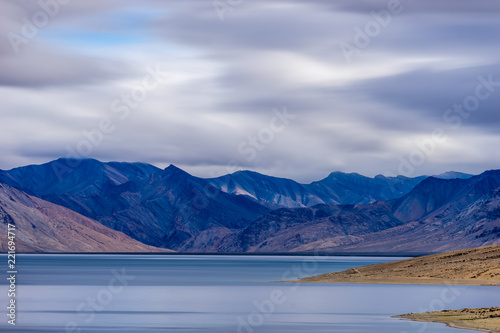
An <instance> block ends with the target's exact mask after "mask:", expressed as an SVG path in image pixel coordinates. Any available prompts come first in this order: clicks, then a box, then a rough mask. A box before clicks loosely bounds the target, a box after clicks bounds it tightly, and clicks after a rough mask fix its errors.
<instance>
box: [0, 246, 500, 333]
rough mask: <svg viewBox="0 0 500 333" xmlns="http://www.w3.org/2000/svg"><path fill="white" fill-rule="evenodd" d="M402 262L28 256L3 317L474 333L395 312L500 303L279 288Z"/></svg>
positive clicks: (437, 290)
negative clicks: (11, 312) (10, 312)
mask: <svg viewBox="0 0 500 333" xmlns="http://www.w3.org/2000/svg"><path fill="white" fill-rule="evenodd" d="M2 258H3V259H2V260H4V262H5V263H6V262H7V258H6V256H3V257H2ZM398 259H401V258H391V257H348V256H346V257H341V256H319V257H313V256H310V257H309V256H247V255H245V256H223V255H206V256H204V255H203V256H202V255H45V254H44V255H22V254H21V255H18V257H17V269H18V276H17V292H18V294H17V296H18V297H17V304H18V312H17V325H16V326H15V327H12V326H11V325H8V324H7V319H6V316H5V315H2V317H3V318H4V319H3V320H2V321H1V322H0V331H1V332H17V333H23V332H33V333H34V332H37V333H38V332H54V333H55V332H92V333H97V332H106V333H109V332H130V333H132V332H134V333H135V332H137V333H139V332H140V333H150V332H157V333H159V332H186V333H188V332H189V333H194V332H217V333H219V332H220V333H226V332H237V333H241V332H243V333H253V332H262V333H265V332H269V333H278V332H279V333H285V332H286V333H293V332H296V333H299V332H307V333H316V332H335V333H366V332H380V333H392V332H398V333H405V332H406V333H410V332H415V333H423V332H425V333H437V332H440V333H441V332H444V333H446V332H473V331H467V330H460V331H458V330H457V329H452V328H448V327H446V326H445V325H443V324H434V323H415V322H410V321H407V320H401V319H395V318H391V315H396V314H403V313H409V312H421V311H426V310H429V309H432V310H434V309H438V310H439V309H442V308H449V309H458V308H463V307H483V306H498V305H499V304H498V300H499V299H500V297H499V296H500V288H497V287H482V286H405V285H354V284H303V283H294V282H292V283H278V282H273V281H281V280H284V279H285V280H295V279H297V278H299V277H305V276H311V275H316V274H321V273H326V272H333V271H340V270H345V269H348V268H352V267H359V266H364V265H369V264H375V263H382V262H387V261H391V260H398ZM4 271H6V269H5V270H4ZM0 283H1V286H0V287H1V288H2V289H3V291H2V292H1V295H2V296H1V297H2V306H5V305H7V302H8V299H7V292H6V289H8V288H7V281H5V279H2V281H1V282H0ZM3 308H4V309H5V307H3ZM4 311H6V310H4ZM4 313H5V312H4Z"/></svg>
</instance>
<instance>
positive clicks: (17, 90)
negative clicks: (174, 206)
mask: <svg viewBox="0 0 500 333" xmlns="http://www.w3.org/2000/svg"><path fill="white" fill-rule="evenodd" d="M42 4H45V5H44V6H42ZM56 4H57V6H56ZM214 4H215V5H216V6H214ZM43 7H44V8H43ZM499 15H500V2H499V1H498V0H474V1H471V0H447V1H443V0H433V1H426V0H413V1H412V0H401V2H399V4H398V3H397V2H396V0H391V1H378V0H358V1H347V0H345V1H327V0H307V1H305V0H304V1H295V0H265V1H264V0H222V1H216V2H213V1H211V0H182V1H164V0H163V1H160V0H158V1H154V0H151V1H147V0H146V1H127V0H119V1H118V0H117V1H114V0H99V1H94V0H85V1H79V0H73V1H68V0H64V1H63V0H59V3H58V2H56V0H41V1H40V2H39V1H22V0H15V1H14V0H11V1H9V0H0V32H1V39H0V98H1V102H2V103H1V108H0V140H1V145H0V156H1V157H0V168H1V169H10V168H13V167H17V166H21V165H27V164H34V163H37V164H38V163H44V162H48V161H50V160H54V159H57V158H59V157H66V156H70V157H91V158H97V159H99V160H102V161H112V160H113V161H141V162H147V163H151V164H154V165H157V166H159V167H166V166H167V165H169V164H175V165H177V166H179V167H180V168H183V169H184V170H186V171H188V172H190V173H192V174H194V175H197V176H201V177H211V176H217V175H222V174H226V173H228V172H233V171H235V170H236V169H237V168H240V169H251V170H255V171H259V172H262V173H265V174H269V175H274V176H280V177H288V178H293V179H296V180H298V181H303V182H308V181H312V180H318V179H321V178H323V177H325V176H327V175H328V174H329V173H330V172H332V171H344V172H358V173H361V174H365V175H368V176H374V175H377V174H385V175H394V174H405V175H408V176H417V175H421V174H437V173H441V172H444V171H448V170H457V171H463V172H469V173H480V172H482V171H484V170H487V169H499V168H500V154H499V153H498V147H500V131H499V129H500V116H499V111H500V66H499V64H500V57H499V55H500V20H499V17H500V16H499ZM454 105H455V106H454Z"/></svg>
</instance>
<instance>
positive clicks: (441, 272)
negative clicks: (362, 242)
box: [301, 245, 500, 285]
mask: <svg viewBox="0 0 500 333" xmlns="http://www.w3.org/2000/svg"><path fill="white" fill-rule="evenodd" d="M301 281H302V282H330V283H379V284H438V285H440V284H456V285H500V245H491V246H485V247H479V248H473V249H466V250H458V251H452V252H445V253H440V254H434V255H428V256H423V257H417V258H412V259H406V260H399V261H394V262H389V263H383V264H377V265H371V266H365V267H359V268H352V269H349V270H347V271H342V272H335V273H327V274H322V275H317V276H313V277H309V278H305V279H302V280H301Z"/></svg>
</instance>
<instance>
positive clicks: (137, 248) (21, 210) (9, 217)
mask: <svg viewBox="0 0 500 333" xmlns="http://www.w3.org/2000/svg"><path fill="white" fill-rule="evenodd" d="M8 224H14V225H15V234H16V240H15V242H16V251H17V252H168V250H165V249H159V248H154V247H151V246H147V245H144V244H141V243H139V242H138V241H136V240H134V239H132V238H130V237H128V236H126V235H124V234H123V233H121V232H118V231H115V230H112V229H109V228H107V227H105V226H103V225H102V224H100V223H99V222H97V221H94V220H91V219H89V218H86V217H84V216H82V215H80V214H78V213H75V212H73V211H71V210H69V209H67V208H64V207H61V206H57V205H55V204H52V203H50V202H47V201H44V200H42V199H39V198H36V197H33V196H30V195H28V194H26V193H24V192H22V191H20V190H18V189H15V188H13V187H11V186H9V185H6V184H0V228H1V229H2V237H1V238H0V251H2V252H6V251H7V249H8V247H7V242H8V240H7V228H8Z"/></svg>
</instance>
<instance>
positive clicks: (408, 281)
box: [282, 276, 500, 286]
mask: <svg viewBox="0 0 500 333" xmlns="http://www.w3.org/2000/svg"><path fill="white" fill-rule="evenodd" d="M282 282H297V281H282ZM298 282H301V283H342V284H401V285H437V286H442V285H445V286H500V281H498V280H496V281H495V280H481V279H477V280H476V279H440V278H414V277H408V278H406V277H393V278H387V277H383V278H376V277H356V278H346V277H342V276H332V277H323V276H312V277H308V278H303V279H301V280H299V281H298Z"/></svg>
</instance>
